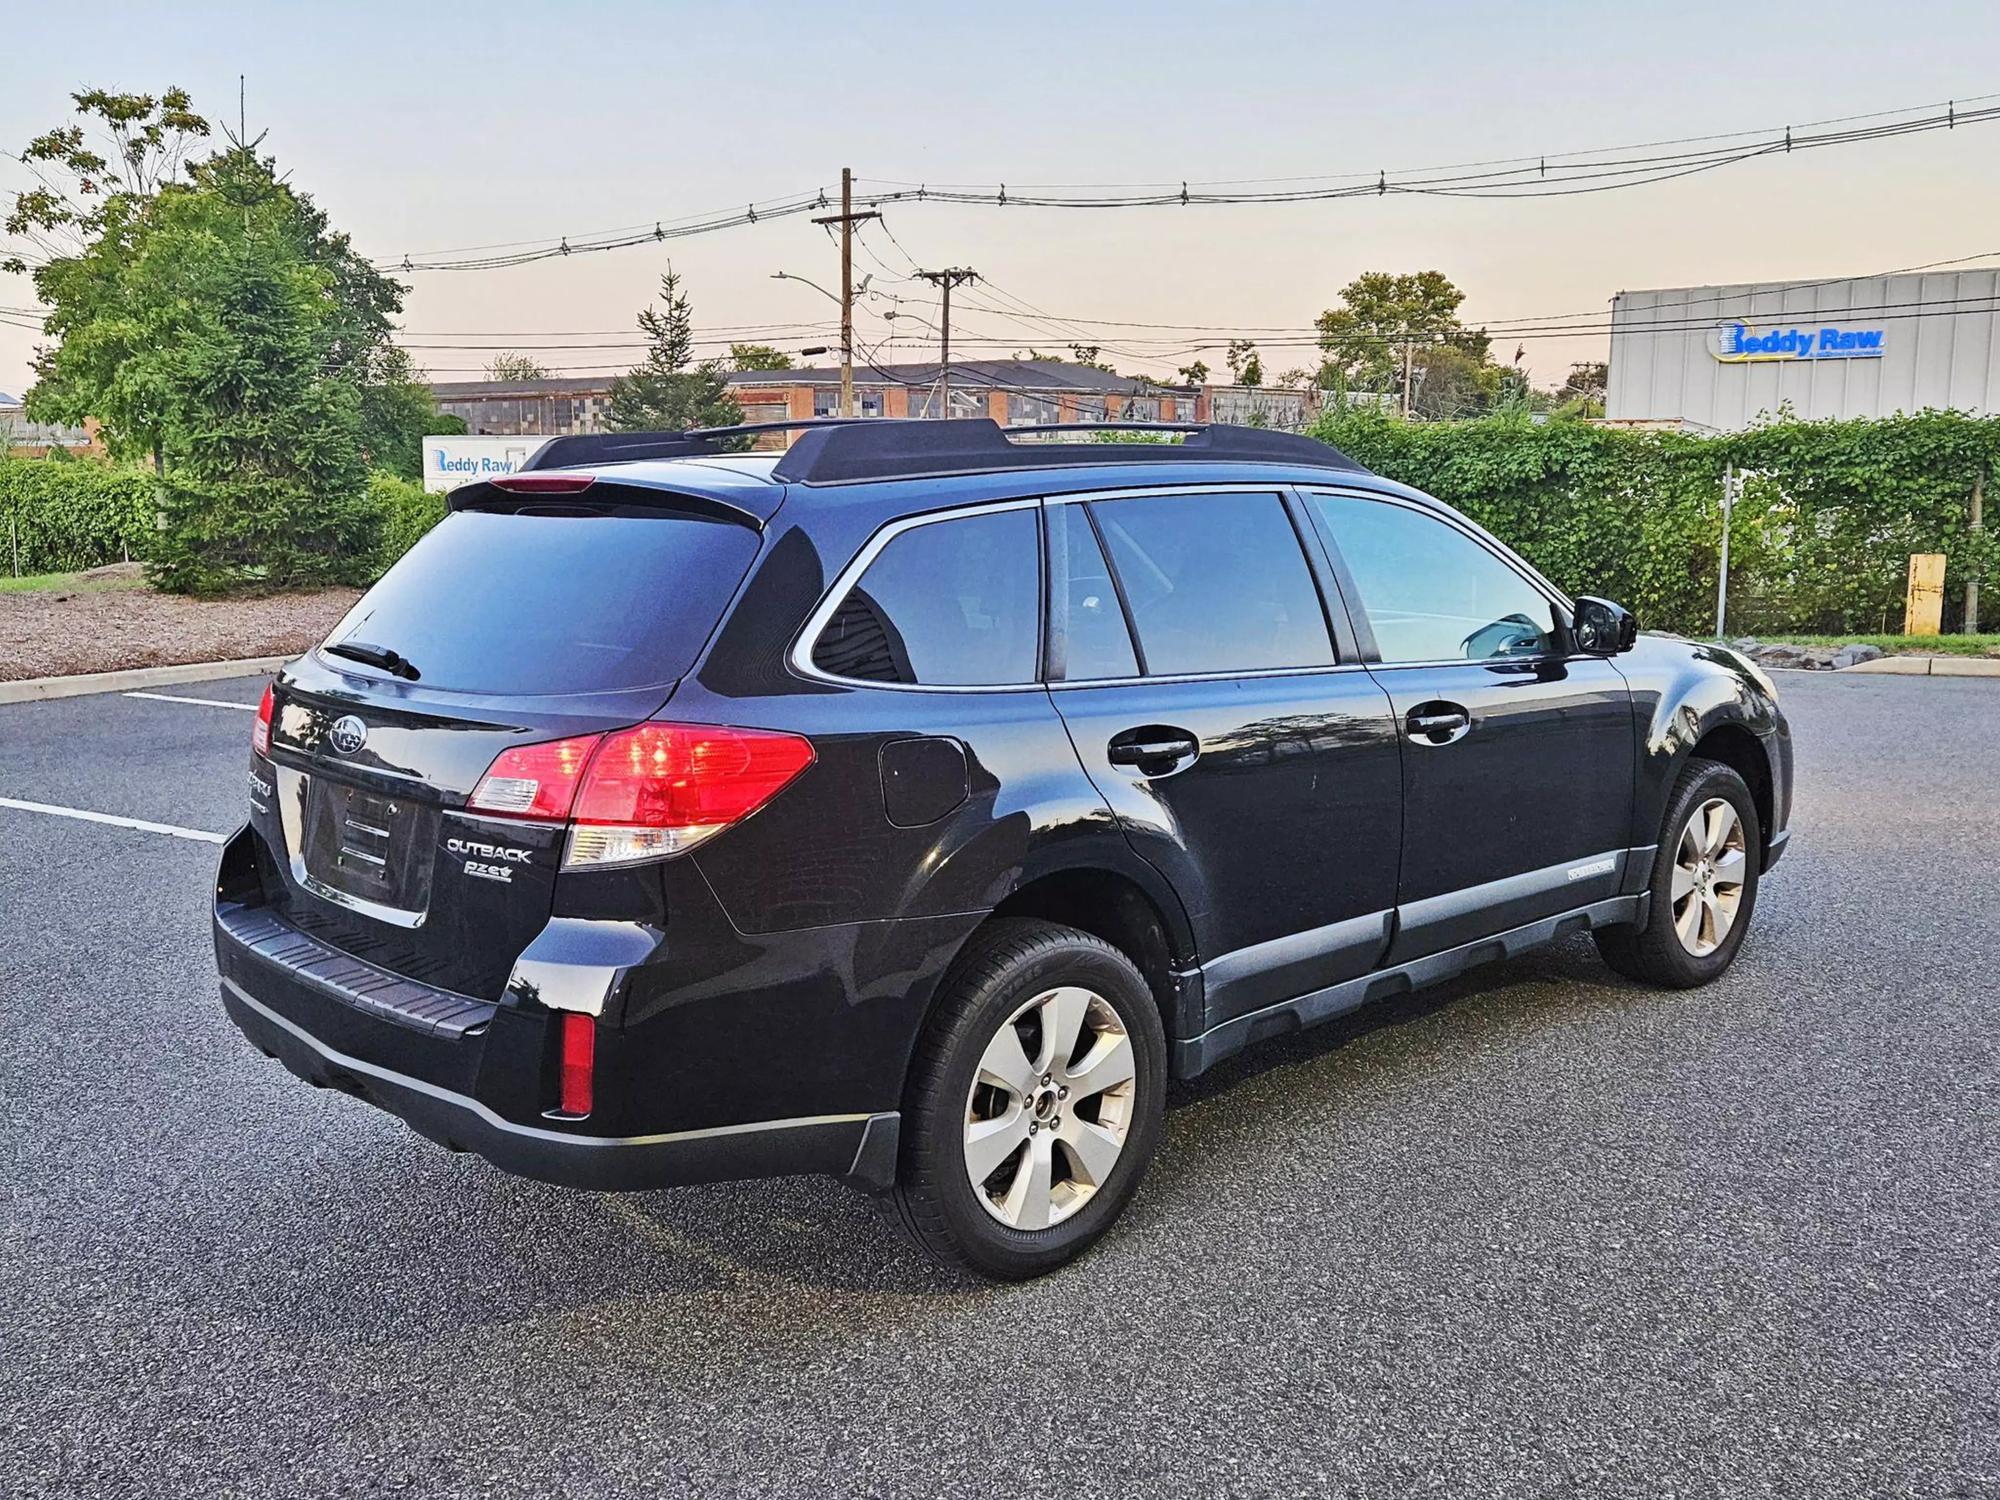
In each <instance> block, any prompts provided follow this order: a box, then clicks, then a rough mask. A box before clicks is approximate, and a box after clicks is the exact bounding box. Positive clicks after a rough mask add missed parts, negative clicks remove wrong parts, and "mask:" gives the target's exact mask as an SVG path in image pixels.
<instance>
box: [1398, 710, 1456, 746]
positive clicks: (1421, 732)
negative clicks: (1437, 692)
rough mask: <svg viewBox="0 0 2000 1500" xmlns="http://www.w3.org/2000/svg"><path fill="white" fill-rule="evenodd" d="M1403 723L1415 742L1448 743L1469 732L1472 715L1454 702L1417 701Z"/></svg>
mask: <svg viewBox="0 0 2000 1500" xmlns="http://www.w3.org/2000/svg"><path fill="white" fill-rule="evenodd" d="M1403 723H1404V725H1405V726H1406V727H1407V729H1408V732H1409V737H1410V739H1411V741H1412V742H1413V743H1415V744H1419V745H1449V744H1451V743H1453V742H1454V741H1457V740H1462V739H1464V738H1465V737H1466V735H1467V734H1469V733H1470V732H1471V730H1472V715H1471V714H1470V713H1468V712H1466V710H1465V709H1464V708H1463V707H1461V706H1460V705H1459V704H1456V703H1444V702H1437V703H1419V704H1418V705H1417V706H1416V707H1415V708H1413V709H1411V710H1410V712H1409V714H1408V715H1407V716H1406V717H1405V718H1404V720H1403Z"/></svg>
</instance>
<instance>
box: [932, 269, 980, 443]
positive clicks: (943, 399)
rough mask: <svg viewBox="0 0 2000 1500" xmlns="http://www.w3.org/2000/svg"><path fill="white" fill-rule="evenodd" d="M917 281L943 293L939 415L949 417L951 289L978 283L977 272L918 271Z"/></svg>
mask: <svg viewBox="0 0 2000 1500" xmlns="http://www.w3.org/2000/svg"><path fill="white" fill-rule="evenodd" d="M917 279H918V280H919V281H928V282H929V283H930V284H931V285H932V286H934V287H936V288H938V290H939V291H940V292H942V293H943V294H944V300H943V303H942V305H941V306H940V307H939V309H938V346H939V347H938V415H939V416H940V417H949V416H950V415H951V289H952V288H953V287H955V286H962V285H963V284H964V283H966V282H968V281H977V280H978V279H979V273H978V272H977V271H973V270H968V269H967V268H966V267H964V266H947V267H946V268H945V269H944V270H942V271H919V272H917Z"/></svg>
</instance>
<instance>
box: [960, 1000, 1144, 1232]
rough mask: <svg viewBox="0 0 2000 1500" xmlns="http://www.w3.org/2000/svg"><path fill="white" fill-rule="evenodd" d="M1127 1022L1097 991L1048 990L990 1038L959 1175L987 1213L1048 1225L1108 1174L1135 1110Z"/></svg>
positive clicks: (1008, 1221) (970, 1099)
mask: <svg viewBox="0 0 2000 1500" xmlns="http://www.w3.org/2000/svg"><path fill="white" fill-rule="evenodd" d="M1136 1073H1137V1065H1136V1063H1135V1061H1134V1058H1133V1053H1132V1039H1131V1037H1130V1036H1128V1035H1127V1034H1126V1031H1125V1023H1124V1022H1123V1021H1121V1020H1119V1019H1118V1012H1117V1011H1115V1010H1113V1009H1112V1008H1111V1005H1110V1003H1109V1002H1108V1001H1106V1000H1105V999H1104V997H1103V996H1102V995H1098V994H1096V993H1094V992H1093V991H1090V990H1086V989H1080V988H1078V987H1077V986H1075V985H1062V986H1060V987H1058V988H1056V989H1052V990H1044V991H1043V992H1042V993H1041V994H1039V995H1037V996H1035V997H1034V998H1033V999H1032V1000H1030V1001H1028V1002H1027V1003H1026V1004H1025V1005H1023V1006H1022V1007H1021V1008H1020V1009H1019V1010H1017V1011H1015V1012H1014V1014H1013V1015H1011V1016H1009V1017H1008V1018H1007V1020H1006V1021H1005V1022H1004V1023H1003V1024H1002V1025H1001V1027H1000V1029H999V1030H998V1031H996V1032H995V1033H994V1034H993V1039H992V1040H991V1041H990V1042H988V1043H987V1044H986V1051H985V1052H984V1053H982V1054H981V1056H980V1059H979V1072H978V1074H977V1075H976V1076H975V1077H974V1078H973V1080H972V1088H971V1090H970V1091H969V1092H968V1094H967V1095H966V1101H965V1175H966V1176H967V1177H968V1178H970V1179H971V1181H972V1191H973V1195H974V1196H975V1197H977V1198H978V1199H979V1201H980V1203H981V1204H982V1205H984V1206H985V1209H986V1211H987V1212H988V1213H990V1214H991V1215H993V1217H994V1218H996V1219H998V1220H999V1221H1000V1222H1001V1223H1003V1224H1005V1225H1008V1226H1009V1227H1010V1228H1014V1229H1047V1228H1049V1227H1050V1226H1051V1225H1055V1224H1060V1223H1062V1221H1063V1220H1064V1219H1067V1218H1068V1217H1069V1216H1070V1215H1071V1214H1073V1213H1075V1212H1076V1211H1077V1210H1078V1209H1080V1208H1082V1207H1083V1205H1084V1204H1086V1203H1088V1202H1089V1201H1090V1198H1091V1195H1092V1194H1093V1193H1095V1192H1096V1191H1097V1190H1098V1189H1099V1188H1101V1187H1103V1186H1104V1184H1105V1183H1106V1182H1107V1181H1109V1180H1110V1177H1111V1173H1112V1171H1113V1170H1114V1169H1115V1168H1116V1167H1117V1165H1118V1158H1119V1155H1120V1154H1121V1153H1122V1152H1123V1151H1124V1149H1125V1137H1126V1135H1127V1134H1128V1133H1129V1131H1130V1130H1131V1126H1132V1120H1133V1118H1134V1116H1135V1114H1136V1111H1135V1110H1134V1108H1133V1102H1134V1098H1133V1093H1134V1089H1135V1088H1136V1086H1137V1077H1136Z"/></svg>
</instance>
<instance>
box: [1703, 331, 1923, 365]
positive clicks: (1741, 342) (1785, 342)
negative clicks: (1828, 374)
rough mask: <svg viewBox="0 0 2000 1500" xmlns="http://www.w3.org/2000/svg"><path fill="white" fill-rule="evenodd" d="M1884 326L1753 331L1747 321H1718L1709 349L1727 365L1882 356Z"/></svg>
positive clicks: (1710, 336) (1878, 357)
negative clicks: (1744, 322) (1745, 322)
mask: <svg viewBox="0 0 2000 1500" xmlns="http://www.w3.org/2000/svg"><path fill="white" fill-rule="evenodd" d="M1883 338H1884V334H1883V330H1881V329H1880V328H1838V327H1833V326H1830V325H1829V326H1825V327H1822V328H1820V329H1818V330H1817V331H1815V330H1813V329H1809V328H1772V329H1768V330H1766V331H1764V332H1761V333H1756V332H1752V331H1751V329H1750V328H1749V327H1748V325H1746V324H1743V323H1722V324H1718V325H1717V327H1716V328H1715V331H1714V332H1713V333H1711V334H1710V335H1709V352H1710V353H1712V354H1713V355H1714V356H1715V357H1716V358H1717V359H1718V360H1720V361H1721V362H1722V363H1723V364H1727V365H1739V364H1766V363H1779V362H1783V361H1788V360H1799V359H1880V358H1881V357H1882V344H1883Z"/></svg>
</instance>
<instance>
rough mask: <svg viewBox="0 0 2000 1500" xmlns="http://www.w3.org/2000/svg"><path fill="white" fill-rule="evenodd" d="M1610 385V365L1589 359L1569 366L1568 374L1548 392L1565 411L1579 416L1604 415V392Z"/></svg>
mask: <svg viewBox="0 0 2000 1500" xmlns="http://www.w3.org/2000/svg"><path fill="white" fill-rule="evenodd" d="M1610 385H1611V366H1610V365H1608V364H1606V363H1605V362H1604V361H1603V360H1601V359H1600V360H1589V361H1584V362H1581V363H1578V364H1573V365H1571V366H1570V367H1569V375H1568V377H1567V378H1566V379H1565V380H1564V381H1563V383H1562V384H1561V385H1559V386H1557V387H1556V388H1555V390H1554V391H1552V392H1551V393H1550V394H1551V396H1552V397H1553V398H1554V400H1555V403H1556V404H1557V405H1558V406H1559V407H1561V408H1562V410H1564V411H1566V412H1571V413H1574V414H1575V415H1577V416H1580V417H1601V416H1603V415H1604V397H1605V392H1606V391H1607V390H1608V389H1609V387H1610Z"/></svg>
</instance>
